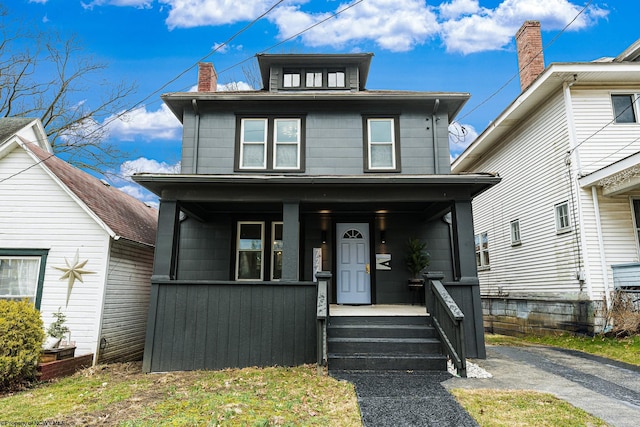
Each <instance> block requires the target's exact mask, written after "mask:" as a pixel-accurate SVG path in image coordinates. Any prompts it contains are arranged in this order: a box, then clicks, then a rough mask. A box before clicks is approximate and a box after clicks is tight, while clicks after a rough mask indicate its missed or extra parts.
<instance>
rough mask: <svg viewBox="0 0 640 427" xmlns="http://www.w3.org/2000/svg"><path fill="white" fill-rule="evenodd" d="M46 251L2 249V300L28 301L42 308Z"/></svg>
mask: <svg viewBox="0 0 640 427" xmlns="http://www.w3.org/2000/svg"><path fill="white" fill-rule="evenodd" d="M47 254H48V250H46V249H0V299H8V300H23V299H28V300H29V301H31V302H32V303H33V304H34V305H35V306H36V308H38V309H39V308H40V298H41V296H42V285H43V283H44V272H45V268H46V262H47Z"/></svg>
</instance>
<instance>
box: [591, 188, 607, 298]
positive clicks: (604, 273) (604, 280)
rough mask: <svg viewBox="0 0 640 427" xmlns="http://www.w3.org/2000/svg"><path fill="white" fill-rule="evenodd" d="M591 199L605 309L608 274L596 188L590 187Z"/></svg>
mask: <svg viewBox="0 0 640 427" xmlns="http://www.w3.org/2000/svg"><path fill="white" fill-rule="evenodd" d="M591 197H592V198H593V210H594V211H595V215H596V232H597V235H598V249H599V250H600V268H601V269H602V284H603V285H604V301H605V304H606V306H607V308H611V306H610V304H611V301H610V298H609V289H610V288H609V272H608V271H607V260H606V258H605V251H604V239H603V237H602V222H601V221H600V202H599V201H598V187H596V186H595V185H594V186H593V187H591Z"/></svg>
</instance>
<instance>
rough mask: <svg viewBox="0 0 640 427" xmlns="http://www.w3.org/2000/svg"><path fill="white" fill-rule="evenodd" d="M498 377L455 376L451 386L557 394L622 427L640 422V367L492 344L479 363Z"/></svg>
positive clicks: (556, 351) (574, 354) (562, 352)
mask: <svg viewBox="0 0 640 427" xmlns="http://www.w3.org/2000/svg"><path fill="white" fill-rule="evenodd" d="M473 363H476V364H477V365H478V366H480V367H481V368H483V369H484V370H486V371H487V372H489V373H491V374H492V375H493V378H486V379H480V378H467V379H464V378H455V377H454V378H450V379H448V380H446V381H444V382H443V383H442V385H443V386H444V387H446V388H447V389H451V388H491V389H522V390H536V391H541V392H547V393H551V394H553V395H555V396H557V397H559V398H561V399H563V400H566V401H567V402H569V403H571V404H572V405H573V406H576V407H578V408H581V409H583V410H584V411H586V412H588V413H590V414H592V415H594V416H596V417H598V418H600V419H602V420H604V421H605V422H607V423H608V424H610V425H612V426H616V427H626V426H633V427H636V426H637V425H638V422H639V420H640V368H639V367H636V366H632V365H626V364H623V363H619V362H615V361H611V360H608V359H604V358H599V357H595V356H590V355H586V354H584V353H580V352H575V351H569V350H562V349H556V348H550V347H542V346H531V347H507V346H487V359H485V360H474V361H473Z"/></svg>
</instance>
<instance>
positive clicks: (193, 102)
mask: <svg viewBox="0 0 640 427" xmlns="http://www.w3.org/2000/svg"><path fill="white" fill-rule="evenodd" d="M191 105H192V106H193V112H194V113H196V125H195V132H194V135H193V165H192V171H191V172H192V173H194V174H196V173H198V149H199V148H200V112H199V111H198V102H197V101H196V100H195V99H192V100H191Z"/></svg>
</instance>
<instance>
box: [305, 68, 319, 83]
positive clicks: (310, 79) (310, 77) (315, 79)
mask: <svg viewBox="0 0 640 427" xmlns="http://www.w3.org/2000/svg"><path fill="white" fill-rule="evenodd" d="M306 75H307V84H306V85H305V86H307V87H322V71H307V73H306Z"/></svg>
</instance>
